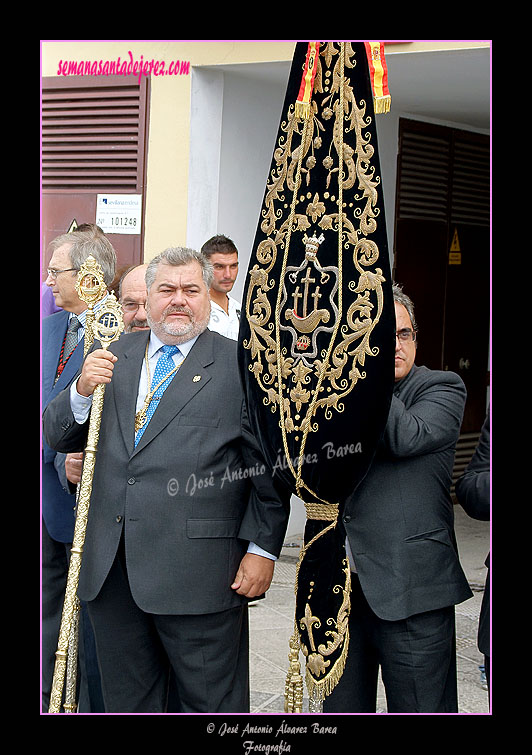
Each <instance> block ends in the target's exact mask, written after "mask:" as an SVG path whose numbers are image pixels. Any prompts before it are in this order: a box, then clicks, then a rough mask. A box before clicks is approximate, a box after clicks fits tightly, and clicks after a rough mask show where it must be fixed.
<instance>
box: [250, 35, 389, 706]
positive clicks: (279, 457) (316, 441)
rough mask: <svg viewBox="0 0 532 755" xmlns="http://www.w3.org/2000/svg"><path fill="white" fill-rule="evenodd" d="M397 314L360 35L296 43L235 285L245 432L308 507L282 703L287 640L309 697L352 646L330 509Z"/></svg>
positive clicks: (339, 498) (363, 450) (367, 420)
mask: <svg viewBox="0 0 532 755" xmlns="http://www.w3.org/2000/svg"><path fill="white" fill-rule="evenodd" d="M394 349H395V314H394V306H393V298H392V293H391V273H390V264H389V255H388V245H387V239H386V227H385V217H384V205H383V197H382V185H381V178H380V166H379V161H378V155H377V135H376V129H375V116H374V106H373V94H372V89H371V83H370V74H369V69H368V58H367V55H366V48H365V45H364V43H363V42H362V43H349V42H343V43H335V42H322V43H298V44H297V45H296V49H295V53H294V59H293V62H292V68H291V73H290V78H289V82H288V88H287V93H286V98H285V102H284V107H283V112H282V116H281V124H280V127H279V132H278V135H277V140H276V144H275V148H274V154H273V159H272V163H271V168H270V173H269V177H268V180H267V185H266V191H265V195H264V202H263V206H262V210H261V217H260V220H259V225H258V229H257V234H256V237H255V242H254V246H253V251H252V255H251V260H250V263H249V268H248V273H247V279H246V283H245V290H244V299H243V306H242V318H241V324H240V336H239V364H240V371H241V375H242V379H243V383H244V386H245V391H246V399H247V404H248V413H249V418H250V422H251V425H252V428H253V430H254V431H255V433H256V434H257V436H258V437H259V438H260V442H261V444H262V449H263V452H264V454H265V456H266V458H267V459H268V461H269V463H270V465H271V467H272V469H273V471H274V473H275V474H276V475H277V476H278V477H279V478H280V479H281V480H283V482H284V483H285V485H287V486H288V487H289V489H290V490H292V491H293V493H294V494H296V495H297V496H299V497H300V498H301V499H302V500H303V501H304V502H305V508H306V513H307V523H306V527H305V537H304V545H303V548H302V551H301V556H300V560H299V564H298V572H297V582H296V617H295V631H294V636H293V637H292V640H291V643H290V645H291V652H290V672H289V677H288V679H287V689H286V698H287V703H286V707H287V710H294V711H297V710H301V704H302V687H301V677H300V676H299V662H298V655H299V650H301V651H302V653H303V654H304V656H305V657H306V681H307V688H308V691H309V698H310V699H311V701H313V704H316V705H317V706H318V707H317V708H316V709H319V705H320V704H321V701H322V700H323V699H324V697H325V696H326V695H328V694H330V692H331V691H332V689H333V688H334V686H335V685H336V683H337V682H338V679H339V678H340V676H341V673H342V670H343V667H344V664H345V658H346V653H347V647H348V631H347V618H348V614H349V590H350V569H349V564H348V561H347V557H346V553H345V546H344V540H345V532H344V531H343V529H342V526H341V515H342V509H343V504H344V501H345V499H346V497H347V496H348V495H349V494H350V493H352V492H353V490H354V489H355V488H356V487H357V485H358V484H359V482H360V481H361V480H362V479H363V477H364V475H365V474H366V472H367V470H368V467H369V465H370V463H371V460H372V458H373V455H374V452H375V449H376V446H377V443H378V441H379V439H380V437H381V435H382V431H383V429H384V426H385V423H386V418H387V416H388V411H389V405H390V400H391V395H392V390H393V382H394Z"/></svg>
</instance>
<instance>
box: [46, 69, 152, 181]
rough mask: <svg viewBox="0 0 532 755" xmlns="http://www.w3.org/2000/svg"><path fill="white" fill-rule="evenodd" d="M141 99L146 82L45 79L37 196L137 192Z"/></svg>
mask: <svg viewBox="0 0 532 755" xmlns="http://www.w3.org/2000/svg"><path fill="white" fill-rule="evenodd" d="M146 95H147V79H146V77H143V78H142V79H141V81H140V83H139V82H138V80H137V79H133V78H131V79H130V78H127V79H126V78H125V77H120V76H116V77H103V76H102V77H98V76H97V77H87V76H72V77H67V78H61V77H48V78H45V79H44V80H43V89H42V189H43V191H44V192H50V191H58V192H62V191H65V190H67V191H68V190H72V191H76V192H101V193H103V192H114V193H128V192H132V193H133V192H136V193H139V192H141V191H142V189H143V185H144V152H145V131H146V125H145V124H146Z"/></svg>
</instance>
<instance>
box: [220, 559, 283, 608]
mask: <svg viewBox="0 0 532 755" xmlns="http://www.w3.org/2000/svg"><path fill="white" fill-rule="evenodd" d="M274 566H275V562H274V561H272V560H271V559H270V558H265V557H264V556H258V555H256V554H255V553H246V555H245V556H244V558H243V559H242V561H241V562H240V566H239V567H238V571H237V573H236V577H235V581H234V582H233V584H232V585H231V587H232V588H233V590H235V591H236V592H237V593H238V594H239V595H244V597H246V598H257V597H258V596H259V595H262V594H263V593H265V592H266V590H267V589H268V588H269V586H270V584H271V581H272V577H273V569H274Z"/></svg>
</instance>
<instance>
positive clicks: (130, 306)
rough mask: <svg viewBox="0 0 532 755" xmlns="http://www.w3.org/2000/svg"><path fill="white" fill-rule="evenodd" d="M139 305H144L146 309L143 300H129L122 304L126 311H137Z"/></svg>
mask: <svg viewBox="0 0 532 755" xmlns="http://www.w3.org/2000/svg"><path fill="white" fill-rule="evenodd" d="M139 307H144V309H146V304H145V303H143V302H139V303H137V302H136V301H128V302H126V303H125V304H122V309H123V310H124V312H136V311H137V310H138V308H139Z"/></svg>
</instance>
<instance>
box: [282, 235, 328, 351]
mask: <svg viewBox="0 0 532 755" xmlns="http://www.w3.org/2000/svg"><path fill="white" fill-rule="evenodd" d="M302 240H303V244H304V245H305V256H304V259H303V261H302V262H301V264H300V265H299V266H297V267H296V266H293V265H292V266H288V267H287V268H286V275H285V280H284V285H283V299H282V302H281V309H283V307H284V306H285V305H286V304H287V303H288V302H289V301H290V299H291V300H292V306H289V307H288V308H287V309H285V310H284V320H285V321H288V323H289V324H283V323H281V325H280V327H281V329H282V330H288V331H289V332H290V333H291V334H292V354H293V355H294V356H296V355H302V354H303V353H304V354H305V356H307V357H315V356H317V344H316V339H317V335H318V334H319V333H320V332H332V330H333V329H334V325H335V323H336V319H337V317H338V307H337V306H336V303H335V301H334V297H335V294H336V291H337V289H338V268H337V267H334V266H327V267H322V266H321V265H320V263H319V261H318V257H317V253H318V249H319V247H320V244H322V243H323V241H324V240H325V239H324V236H323V234H321V235H320V236H319V238H318V237H316V236H315V235H313V236H310V237H307V236H306V235H305V236H303V239H302ZM290 284H292V286H294V288H293V291H292V292H291V293H289V291H288V288H291V286H290Z"/></svg>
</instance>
